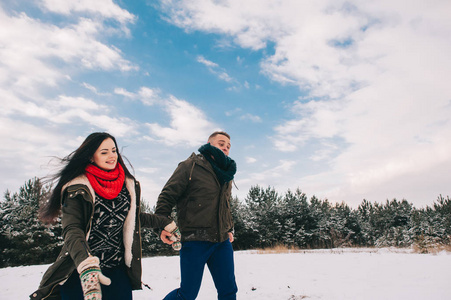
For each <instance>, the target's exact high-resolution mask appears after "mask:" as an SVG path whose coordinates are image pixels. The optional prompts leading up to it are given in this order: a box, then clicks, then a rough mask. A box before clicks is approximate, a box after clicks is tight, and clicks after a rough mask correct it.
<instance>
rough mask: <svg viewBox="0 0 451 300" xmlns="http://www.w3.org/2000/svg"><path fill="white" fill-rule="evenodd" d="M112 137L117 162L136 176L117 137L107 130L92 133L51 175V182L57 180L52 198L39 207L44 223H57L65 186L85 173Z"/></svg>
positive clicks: (127, 173) (130, 175) (127, 174)
mask: <svg viewBox="0 0 451 300" xmlns="http://www.w3.org/2000/svg"><path fill="white" fill-rule="evenodd" d="M108 138H110V139H112V140H113V141H114V145H115V146H116V151H117V162H118V163H119V164H120V165H121V166H122V168H123V169H124V172H125V175H126V176H127V177H131V178H134V177H133V175H132V174H131V173H130V171H129V170H128V169H127V167H126V166H125V164H124V160H123V159H122V156H121V154H120V153H119V148H118V147H117V142H116V139H115V138H114V137H113V136H112V135H111V134H109V133H106V132H94V133H91V134H90V135H89V136H88V137H87V138H86V139H85V140H84V142H83V143H82V144H81V145H80V147H78V149H77V150H75V151H74V152H72V153H71V154H69V155H68V156H66V157H64V158H63V159H61V163H62V164H63V165H64V166H63V167H62V169H61V170H60V171H59V172H58V173H56V174H55V175H54V176H51V178H50V180H49V181H51V182H56V181H58V183H57V184H56V186H55V188H54V189H53V191H52V193H51V195H50V198H49V199H47V200H45V201H43V202H42V203H41V206H40V208H39V219H40V220H41V221H42V222H44V223H50V224H52V223H55V221H56V218H57V217H58V216H59V214H60V212H61V196H62V194H61V193H62V188H63V186H64V185H65V184H66V183H68V182H69V181H71V180H72V179H74V178H76V177H78V176H80V175H82V174H84V173H85V169H86V166H87V165H88V164H89V163H90V162H91V159H92V157H93V156H94V153H95V152H96V151H97V149H98V148H99V147H100V144H102V142H103V141H104V140H106V139H108Z"/></svg>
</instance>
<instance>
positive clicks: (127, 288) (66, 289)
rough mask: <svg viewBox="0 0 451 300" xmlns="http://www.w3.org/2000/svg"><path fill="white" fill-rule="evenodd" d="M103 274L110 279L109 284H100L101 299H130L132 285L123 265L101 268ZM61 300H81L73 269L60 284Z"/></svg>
mask: <svg viewBox="0 0 451 300" xmlns="http://www.w3.org/2000/svg"><path fill="white" fill-rule="evenodd" d="M102 273H103V275H105V276H106V277H108V278H110V279H111V284H110V285H103V284H101V285H100V287H101V289H102V299H103V300H131V299H132V286H131V284H130V279H129V278H128V276H127V272H126V270H125V267H116V268H111V269H106V268H105V269H103V270H102ZM60 291H61V299H62V300H83V299H84V297H83V290H82V288H81V282H80V277H79V275H78V272H77V270H75V271H74V272H73V273H72V275H71V276H70V277H69V279H68V280H67V281H66V282H65V283H64V284H63V285H62V286H61V288H60Z"/></svg>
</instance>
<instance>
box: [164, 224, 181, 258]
mask: <svg viewBox="0 0 451 300" xmlns="http://www.w3.org/2000/svg"><path fill="white" fill-rule="evenodd" d="M164 230H166V231H167V232H169V233H171V234H172V236H171V237H170V240H171V241H174V243H172V249H174V250H176V251H179V250H180V249H182V243H181V242H180V240H181V237H182V235H181V233H180V230H179V228H178V227H177V225H176V224H175V222H174V221H172V222H171V223H170V224H168V225H166V227H165V228H164Z"/></svg>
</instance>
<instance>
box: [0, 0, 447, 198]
mask: <svg viewBox="0 0 451 300" xmlns="http://www.w3.org/2000/svg"><path fill="white" fill-rule="evenodd" d="M450 11H451V2H450V1H449V0H430V1H419V0H409V1H407V0H376V1H359V0H348V1H341V0H318V1H298V0H278V1H276V0H246V1H242V0H229V1H227V0H210V1H208V0H190V1H175V0H174V1H172V0H160V1H156V0H152V1H151V0H147V1H132V0H117V1H112V0H96V1H91V0H76V1H75V0H74V1H58V0H5V1H2V2H0V95H1V96H0V99H1V100H0V101H1V110H0V138H1V141H2V142H1V143H0V164H1V173H0V176H1V177H0V191H2V192H4V191H6V190H7V189H9V190H12V191H17V190H18V188H19V186H21V185H22V184H23V183H24V182H25V181H26V180H28V179H30V178H33V177H34V176H45V175H48V174H49V173H51V172H52V171H54V170H55V166H54V163H53V162H54V160H52V157H55V156H56V157H63V156H66V155H67V154H69V153H70V152H72V151H73V150H75V149H76V148H77V147H78V146H79V145H80V143H81V142H82V141H83V140H84V138H85V137H86V136H87V135H88V134H89V133H91V132H94V131H108V132H110V133H112V134H113V135H115V136H116V138H117V140H118V143H119V147H120V148H121V151H122V153H123V154H124V155H125V156H126V157H127V158H128V159H129V160H130V162H131V164H132V165H133V168H134V173H135V175H136V177H137V179H138V180H140V181H141V183H142V185H143V197H144V199H145V200H146V201H147V202H149V204H151V205H153V204H155V201H156V198H157V196H158V193H159V192H160V190H161V188H162V187H163V185H164V183H165V182H166V180H167V179H168V178H169V176H170V175H171V173H172V172H173V170H174V169H175V167H176V165H177V163H178V162H179V161H180V160H183V159H185V158H187V157H188V156H189V155H190V154H191V153H192V152H196V151H197V149H198V148H199V146H201V145H202V144H204V143H205V142H206V139H207V137H208V135H209V134H210V133H211V132H213V131H214V130H217V129H222V130H226V131H227V132H229V133H230V135H231V136H232V150H231V153H230V156H231V157H232V158H233V159H234V160H235V161H236V162H237V165H238V172H237V174H236V177H235V178H236V179H235V182H236V185H237V187H238V189H236V188H234V190H233V193H234V194H235V195H236V196H238V197H239V198H240V199H241V200H243V199H244V198H245V196H246V194H247V192H248V190H249V188H250V187H251V186H255V185H259V186H261V187H265V188H266V187H268V186H271V187H274V188H275V189H276V190H277V191H278V192H279V193H280V194H283V193H285V192H286V191H287V190H288V189H291V190H295V189H296V188H300V189H301V190H302V191H303V192H305V193H306V194H307V196H309V197H311V196H313V195H316V196H317V197H319V198H322V199H325V198H327V199H329V200H330V201H331V202H342V201H345V202H346V203H348V204H349V205H351V206H354V207H356V206H357V205H358V204H360V203H361V201H362V200H363V199H367V200H369V201H372V202H379V203H381V202H385V201H386V200H387V199H393V198H396V199H398V200H401V199H407V200H408V201H409V202H411V203H413V204H414V205H415V206H417V207H421V206H425V205H432V203H433V202H434V201H435V200H436V199H437V197H438V196H439V195H440V194H442V195H451V192H450V190H451V181H450V175H451V18H450V15H449V13H450Z"/></svg>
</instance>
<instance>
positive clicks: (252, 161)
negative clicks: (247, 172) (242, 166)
mask: <svg viewBox="0 0 451 300" xmlns="http://www.w3.org/2000/svg"><path fill="white" fill-rule="evenodd" d="M245 160H246V163H248V164H253V163H255V162H257V159H256V158H254V157H249V156H247V157H245Z"/></svg>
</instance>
